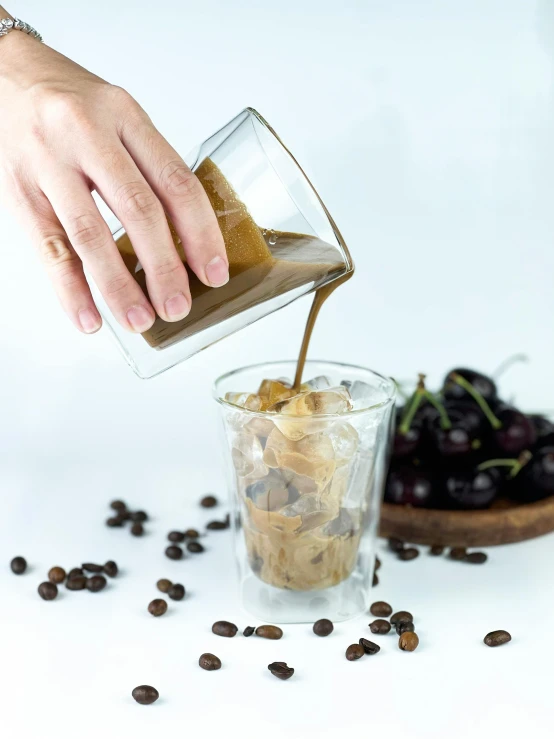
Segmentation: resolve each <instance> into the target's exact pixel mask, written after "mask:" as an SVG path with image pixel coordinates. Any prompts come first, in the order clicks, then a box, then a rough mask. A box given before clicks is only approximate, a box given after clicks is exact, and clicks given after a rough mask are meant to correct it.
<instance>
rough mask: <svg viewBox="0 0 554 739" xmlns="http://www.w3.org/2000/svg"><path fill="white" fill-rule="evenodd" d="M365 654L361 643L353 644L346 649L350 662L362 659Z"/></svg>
mask: <svg viewBox="0 0 554 739" xmlns="http://www.w3.org/2000/svg"><path fill="white" fill-rule="evenodd" d="M364 654H365V650H364V648H363V647H362V645H361V644H351V645H350V646H349V647H348V649H347V650H346V659H347V660H348V661H349V662H354V660H356V659H360V657H363V656H364Z"/></svg>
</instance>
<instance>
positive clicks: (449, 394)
mask: <svg viewBox="0 0 554 739" xmlns="http://www.w3.org/2000/svg"><path fill="white" fill-rule="evenodd" d="M453 372H455V373H457V374H458V375H461V376H462V377H463V378H464V379H465V380H467V381H468V382H469V383H470V384H471V385H472V386H473V388H474V389H475V390H476V391H477V392H478V393H479V394H480V395H482V396H483V398H484V399H485V400H486V401H487V402H490V401H491V400H495V399H496V395H497V390H496V385H495V383H494V381H493V380H491V378H490V377H487V376H486V375H483V374H481V373H480V372H476V371H475V370H471V369H466V368H464V367H461V368H456V369H453V370H451V371H450V372H449V373H448V374H447V375H446V378H445V380H444V384H443V387H442V395H443V397H444V398H445V400H447V399H451V400H467V399H468V398H470V396H469V395H468V393H467V391H466V390H464V388H463V387H460V385H458V384H457V383H455V382H454V381H453V380H452V379H451V378H450V375H451V374H452V373H453Z"/></svg>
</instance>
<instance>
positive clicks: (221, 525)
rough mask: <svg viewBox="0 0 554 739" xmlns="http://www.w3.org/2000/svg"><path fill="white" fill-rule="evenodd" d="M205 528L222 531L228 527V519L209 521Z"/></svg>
mask: <svg viewBox="0 0 554 739" xmlns="http://www.w3.org/2000/svg"><path fill="white" fill-rule="evenodd" d="M206 528H207V529H209V530H210V531H223V529H228V528H229V522H228V521H210V523H209V524H208V525H207V526H206Z"/></svg>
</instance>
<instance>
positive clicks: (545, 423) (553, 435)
mask: <svg viewBox="0 0 554 739" xmlns="http://www.w3.org/2000/svg"><path fill="white" fill-rule="evenodd" d="M528 418H529V420H530V421H531V423H532V424H533V428H534V429H535V433H536V434H537V442H538V443H540V442H541V439H543V438H545V437H548V439H549V440H550V439H554V423H552V421H550V420H549V419H548V418H545V416H539V415H533V416H528Z"/></svg>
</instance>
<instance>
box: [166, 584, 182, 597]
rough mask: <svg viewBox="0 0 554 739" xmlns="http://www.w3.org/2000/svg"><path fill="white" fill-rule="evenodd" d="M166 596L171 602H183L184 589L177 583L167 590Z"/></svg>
mask: <svg viewBox="0 0 554 739" xmlns="http://www.w3.org/2000/svg"><path fill="white" fill-rule="evenodd" d="M167 594H168V596H169V597H170V598H171V600H183V598H184V597H185V588H184V587H183V586H182V585H180V584H179V583H175V585H172V586H171V587H170V588H169V590H168V591H167Z"/></svg>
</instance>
